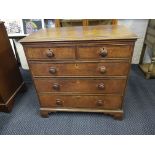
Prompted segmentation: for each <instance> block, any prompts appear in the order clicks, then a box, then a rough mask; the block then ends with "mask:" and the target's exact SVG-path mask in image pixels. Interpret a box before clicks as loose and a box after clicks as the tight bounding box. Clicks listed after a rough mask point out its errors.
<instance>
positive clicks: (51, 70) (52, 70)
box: [49, 67, 57, 74]
mask: <svg viewBox="0 0 155 155" xmlns="http://www.w3.org/2000/svg"><path fill="white" fill-rule="evenodd" d="M56 71H57V70H56V68H55V67H51V68H50V69H49V72H50V73H51V74H55V73H56Z"/></svg>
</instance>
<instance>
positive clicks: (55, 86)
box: [34, 78, 126, 94]
mask: <svg viewBox="0 0 155 155" xmlns="http://www.w3.org/2000/svg"><path fill="white" fill-rule="evenodd" d="M34 82H35V85H36V88H37V91H38V92H72V93H73V92H78V93H109V94H112V93H118V94H122V93H123V91H124V88H125V84H126V79H115V80H113V79H111V80H109V79H107V80H105V79H70V78H69V79H68V78H67V79H61V78H53V79H35V80H34Z"/></svg>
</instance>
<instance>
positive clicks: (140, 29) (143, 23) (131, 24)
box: [118, 19, 148, 64]
mask: <svg viewBox="0 0 155 155" xmlns="http://www.w3.org/2000/svg"><path fill="white" fill-rule="evenodd" d="M118 24H123V25H125V26H127V27H128V28H129V29H131V30H132V31H133V32H134V33H135V34H136V35H137V36H138V39H137V41H136V43H135V48H134V53H133V58H132V63H133V64H138V63H139V58H140V54H141V51H142V46H143V42H144V38H145V33H146V29H147V24H148V20H146V19H130V20H129V19H127V20H119V21H118Z"/></svg>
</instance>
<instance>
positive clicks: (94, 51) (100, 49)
mask: <svg viewBox="0 0 155 155" xmlns="http://www.w3.org/2000/svg"><path fill="white" fill-rule="evenodd" d="M131 54H132V48H131V46H128V45H124V46H112V45H109V46H108V45H103V46H81V47H78V56H79V58H80V59H106V58H130V57H131Z"/></svg>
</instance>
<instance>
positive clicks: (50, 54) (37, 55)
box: [26, 47, 75, 60]
mask: <svg viewBox="0 0 155 155" xmlns="http://www.w3.org/2000/svg"><path fill="white" fill-rule="evenodd" d="M26 56H27V58H28V59H47V60H55V59H75V48H74V47H51V48H27V50H26Z"/></svg>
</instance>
